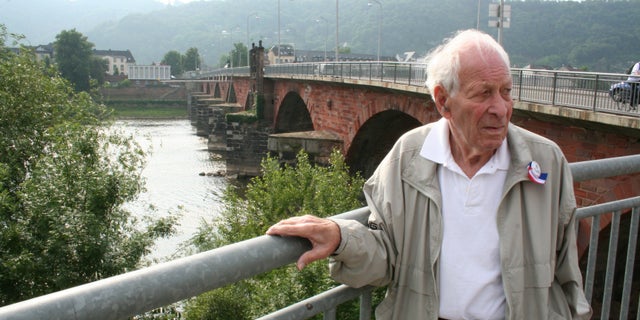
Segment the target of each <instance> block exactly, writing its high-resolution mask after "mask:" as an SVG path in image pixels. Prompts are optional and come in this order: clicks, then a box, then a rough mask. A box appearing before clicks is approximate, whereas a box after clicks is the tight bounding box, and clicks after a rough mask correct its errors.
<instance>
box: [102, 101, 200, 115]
mask: <svg viewBox="0 0 640 320" xmlns="http://www.w3.org/2000/svg"><path fill="white" fill-rule="evenodd" d="M106 105H107V107H109V108H110V109H112V110H113V115H114V117H115V118H116V119H188V117H189V113H188V111H187V106H186V102H184V101H182V105H179V104H178V105H158V104H157V102H154V101H151V102H150V103H145V102H144V101H136V103H135V104H106Z"/></svg>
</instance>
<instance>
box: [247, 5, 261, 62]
mask: <svg viewBox="0 0 640 320" xmlns="http://www.w3.org/2000/svg"><path fill="white" fill-rule="evenodd" d="M251 17H255V18H256V19H260V17H258V14H257V13H255V12H252V13H251V14H249V15H248V16H247V66H248V65H249V50H250V49H249V19H250V18H251Z"/></svg>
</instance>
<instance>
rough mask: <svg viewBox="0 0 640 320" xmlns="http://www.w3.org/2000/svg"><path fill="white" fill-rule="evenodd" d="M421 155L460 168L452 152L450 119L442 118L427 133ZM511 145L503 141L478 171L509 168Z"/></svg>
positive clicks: (490, 171)
mask: <svg viewBox="0 0 640 320" xmlns="http://www.w3.org/2000/svg"><path fill="white" fill-rule="evenodd" d="M420 156H421V157H423V158H425V159H427V160H430V161H433V162H435V163H438V164H441V165H443V166H444V167H450V168H451V169H452V170H453V168H458V169H459V167H458V165H457V163H456V162H455V161H454V160H453V155H452V154H451V145H450V144H449V121H448V120H447V119H445V118H440V120H438V121H437V122H436V123H435V124H434V126H433V128H432V129H431V130H430V131H429V133H428V134H427V137H426V138H425V139H424V143H423V144H422V148H421V149H420ZM510 158H511V157H510V155H509V147H508V144H507V139H504V140H503V141H502V144H501V145H500V147H498V150H496V153H495V154H494V155H493V156H492V157H491V159H489V161H488V162H487V163H486V164H485V165H484V166H483V167H482V169H480V171H478V174H480V173H493V172H495V171H497V170H507V169H509V162H510V160H511V159H510Z"/></svg>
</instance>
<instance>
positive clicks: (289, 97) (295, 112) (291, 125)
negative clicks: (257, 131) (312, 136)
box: [274, 91, 314, 133]
mask: <svg viewBox="0 0 640 320" xmlns="http://www.w3.org/2000/svg"><path fill="white" fill-rule="evenodd" d="M277 110H278V114H277V116H276V121H275V124H274V133H286V132H298V131H313V130H314V129H313V120H312V119H311V114H310V113H309V110H308V109H307V105H306V103H304V101H303V100H302V97H300V95H299V94H298V93H296V92H293V91H290V92H288V93H287V94H286V95H285V96H284V99H282V103H280V106H279V107H278V109H277Z"/></svg>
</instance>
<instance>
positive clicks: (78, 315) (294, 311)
mask: <svg viewBox="0 0 640 320" xmlns="http://www.w3.org/2000/svg"><path fill="white" fill-rule="evenodd" d="M570 168H571V171H572V173H573V176H574V180H575V181H585V180H593V179H599V178H605V177H612V176H618V175H626V174H636V173H640V155H633V156H624V157H617V158H610V159H603V160H593V161H587V162H577V163H571V164H570ZM631 208H633V209H632V213H630V214H631V216H632V217H631V224H630V231H629V241H628V252H627V256H626V262H625V271H624V276H623V292H622V293H621V295H619V296H621V303H620V305H619V310H620V319H626V317H627V315H626V313H628V312H629V310H630V308H629V305H630V304H631V303H633V302H631V301H630V300H629V299H630V297H631V296H632V295H631V288H632V282H633V279H634V278H633V269H634V261H635V259H636V257H635V252H636V249H635V248H636V245H637V236H638V222H639V220H640V196H636V197H632V198H628V199H619V200H616V201H613V202H609V203H604V204H599V205H594V206H590V207H584V208H580V209H578V213H577V215H578V218H580V219H592V221H593V222H592V224H591V225H592V226H593V228H594V229H592V232H591V234H592V238H591V242H590V245H589V252H588V263H587V268H586V273H585V291H586V293H587V296H588V298H589V299H592V295H593V291H594V277H595V270H596V268H595V267H596V257H597V254H596V253H597V247H598V238H597V236H598V231H599V221H600V219H599V218H600V216H601V215H603V214H609V213H611V212H613V222H612V224H611V226H612V227H611V240H610V241H609V243H610V245H609V246H610V249H609V253H608V258H607V270H606V280H605V284H604V290H603V291H604V293H603V298H602V311H601V314H602V319H609V313H610V308H611V305H612V302H611V300H612V296H613V294H614V292H613V288H614V278H615V261H616V256H617V252H616V250H615V248H616V246H615V244H616V243H617V239H618V237H619V234H618V233H619V228H618V225H619V221H620V216H621V214H622V212H623V211H624V210H630V209H631ZM367 215H368V209H366V208H360V209H357V210H353V211H350V212H346V213H343V214H340V215H338V216H336V217H339V218H343V219H356V220H358V221H360V222H361V223H363V224H364V223H366V219H367ZM308 249H309V243H308V242H307V241H306V240H302V239H298V238H281V237H271V236H262V237H258V238H253V239H250V240H246V241H242V242H238V243H235V244H231V245H228V246H225V247H221V248H218V249H214V250H211V251H207V252H203V253H200V254H196V255H193V256H189V257H185V258H182V259H177V260H174V261H170V262H165V263H162V264H158V265H154V266H151V267H148V268H144V269H141V270H137V271H133V272H129V273H126V274H122V275H119V276H114V277H111V278H107V279H103V280H99V281H96V282H92V283H88V284H85V285H81V286H78V287H74V288H70V289H67V290H63V291H59V292H55V293H52V294H49V295H45V296H41V297H37V298H34V299H30V300H26V301H23V302H19V303H15V304H12V305H9V306H5V307H2V308H0V319H3V320H4V319H7V320H8V319H16V320H17V319H21V320H22V319H24V320H27V319H28V320H36V319H65V320H66V319H87V320H89V319H91V320H94V319H124V318H127V317H131V316H135V315H138V314H142V313H144V312H146V311H149V310H153V309H155V308H159V307H162V306H166V305H169V304H171V303H174V302H178V301H181V300H184V299H187V298H190V297H193V296H196V295H199V294H201V293H204V292H207V291H210V290H213V289H216V288H220V287H223V286H225V285H228V284H231V283H234V282H237V281H239V280H242V279H246V278H250V277H252V276H255V275H258V274H260V273H263V272H266V271H269V270H272V269H274V268H278V267H281V266H284V265H287V264H290V263H293V262H294V261H296V260H297V258H298V256H299V255H300V254H302V253H303V252H304V251H306V250H308ZM637 276H639V275H636V277H637ZM615 285H619V284H618V283H615ZM369 290H371V288H368V287H365V288H361V289H352V288H347V287H345V286H340V287H338V288H336V289H333V290H329V291H327V292H325V293H323V294H321V295H319V296H316V297H313V298H310V299H309V300H305V301H303V302H300V303H298V304H295V305H293V306H290V307H288V308H285V309H282V310H280V311H278V312H275V313H274V314H271V315H267V316H265V317H264V319H304V318H308V317H311V316H313V315H316V314H320V313H325V318H328V319H333V318H335V307H336V306H337V305H338V304H340V303H342V302H344V301H346V300H349V299H353V298H354V297H357V296H358V295H360V294H365V298H364V299H362V300H361V319H369V318H370V314H371V299H370V297H369V298H367V295H366V294H367V292H368V291H369ZM616 296H618V293H616ZM638 304H640V301H638ZM363 306H364V307H363ZM637 308H638V310H639V311H638V315H637V318H639V319H640V306H638V307H637Z"/></svg>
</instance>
